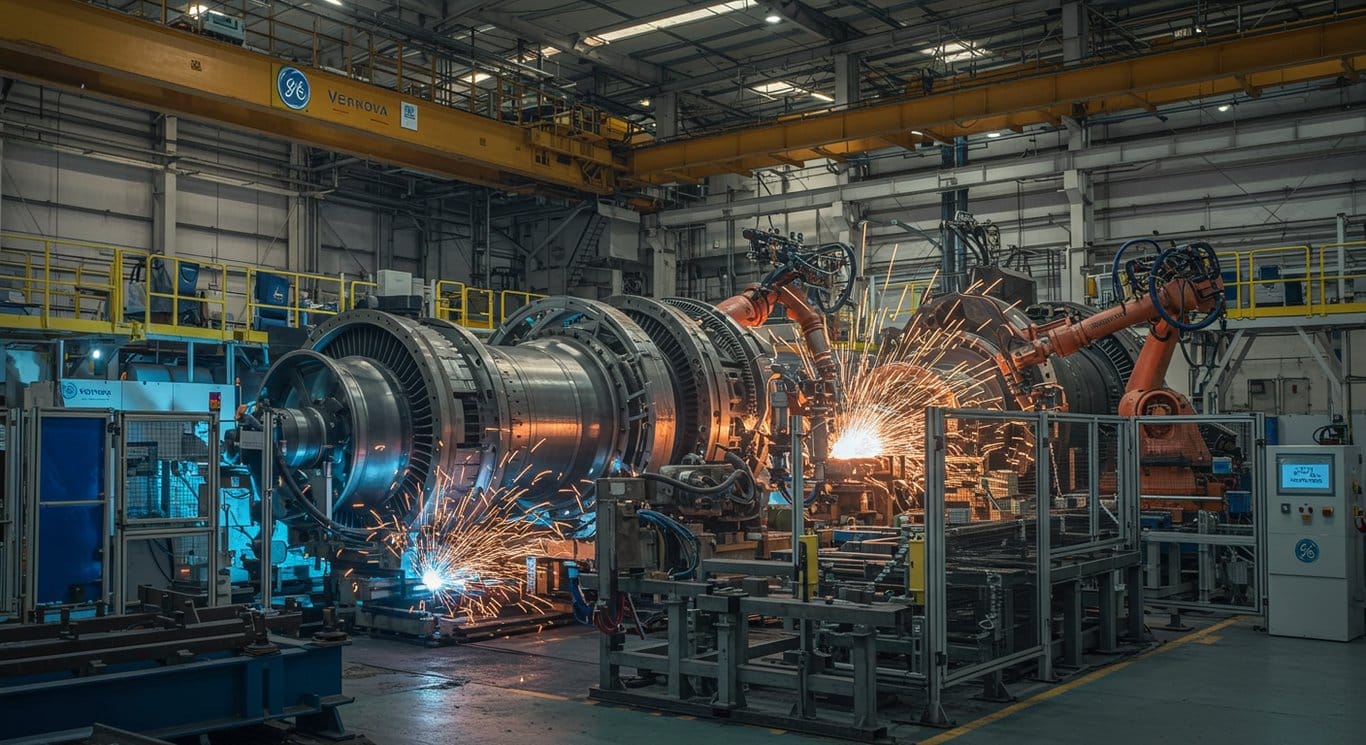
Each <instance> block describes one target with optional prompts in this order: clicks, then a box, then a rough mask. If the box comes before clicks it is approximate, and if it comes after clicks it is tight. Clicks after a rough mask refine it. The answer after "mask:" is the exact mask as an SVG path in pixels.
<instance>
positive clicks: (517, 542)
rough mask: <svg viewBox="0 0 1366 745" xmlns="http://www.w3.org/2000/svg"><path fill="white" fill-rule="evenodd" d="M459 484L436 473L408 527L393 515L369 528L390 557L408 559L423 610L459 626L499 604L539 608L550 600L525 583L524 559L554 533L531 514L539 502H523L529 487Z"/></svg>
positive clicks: (496, 611) (500, 608) (490, 614)
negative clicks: (427, 597)
mask: <svg viewBox="0 0 1366 745" xmlns="http://www.w3.org/2000/svg"><path fill="white" fill-rule="evenodd" d="M463 483H464V480H463V479H457V478H452V477H450V476H449V475H448V474H445V473H444V472H443V473H440V474H438V488H437V490H436V493H435V494H433V495H431V496H428V497H426V498H424V499H423V500H422V509H421V515H420V517H419V518H418V520H417V523H416V524H415V525H413V526H408V525H406V524H404V523H403V522H402V521H401V520H399V519H397V518H396V519H394V520H393V521H392V522H390V523H388V524H383V525H380V526H376V527H375V528H374V529H375V531H376V535H377V536H379V537H380V539H381V540H383V542H384V544H385V547H386V549H387V550H388V551H389V552H391V553H392V554H393V555H394V556H396V557H399V558H406V559H407V562H408V564H409V566H410V567H411V571H412V574H413V575H415V576H417V577H418V578H419V579H420V580H421V582H422V584H423V586H425V587H426V589H427V590H428V591H429V592H430V593H431V596H432V601H431V603H430V605H427V606H426V610H430V611H433V612H440V613H444V614H446V615H449V616H451V617H454V618H462V619H464V621H465V622H466V623H472V622H475V621H480V620H483V619H488V618H495V617H497V616H499V615H500V614H502V613H503V612H504V610H505V609H506V608H516V609H519V610H521V611H522V612H526V613H537V612H542V611H544V610H546V609H547V608H548V607H549V603H547V602H546V601H545V600H542V599H541V598H538V597H536V596H535V595H534V594H531V593H530V592H528V588H527V587H526V566H527V565H526V557H527V556H530V555H534V554H536V553H537V552H538V550H539V547H540V545H541V543H542V542H543V541H545V540H548V539H552V538H557V537H559V529H558V526H557V525H556V524H555V523H553V522H550V521H546V520H541V519H538V518H537V517H536V515H538V514H539V513H541V512H542V511H543V509H544V508H545V507H546V505H534V506H531V507H527V506H526V505H525V504H524V501H525V500H524V498H525V497H527V496H528V494H529V488H530V487H519V488H512V489H503V488H494V489H479V488H474V489H467V488H456V487H455V484H463Z"/></svg>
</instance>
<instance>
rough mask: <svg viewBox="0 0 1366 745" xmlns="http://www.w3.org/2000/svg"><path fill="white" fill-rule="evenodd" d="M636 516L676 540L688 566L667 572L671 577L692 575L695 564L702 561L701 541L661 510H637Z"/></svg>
mask: <svg viewBox="0 0 1366 745" xmlns="http://www.w3.org/2000/svg"><path fill="white" fill-rule="evenodd" d="M636 516H637V517H639V518H640V519H641V520H643V521H645V523H646V524H647V525H650V526H652V527H654V528H655V529H656V530H658V531H659V532H661V533H663V534H665V535H668V536H671V537H673V539H674V540H676V541H678V545H679V549H680V550H681V552H682V554H683V557H684V558H685V559H686V560H687V561H688V568H687V569H684V570H681V571H680V570H673V571H670V572H669V577H670V578H671V579H679V578H680V577H692V576H694V574H695V573H696V572H697V566H698V564H699V563H700V562H701V561H702V541H701V540H699V539H698V538H697V536H696V535H693V532H692V531H691V530H688V528H687V526H685V525H684V524H683V523H680V522H678V521H677V520H674V519H673V518H671V517H668V516H667V515H665V514H663V513H662V512H655V511H654V510H637V511H636Z"/></svg>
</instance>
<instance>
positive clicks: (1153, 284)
mask: <svg viewBox="0 0 1366 745" xmlns="http://www.w3.org/2000/svg"><path fill="white" fill-rule="evenodd" d="M1196 246H1200V247H1203V248H1204V250H1205V251H1206V253H1207V255H1208V258H1211V259H1212V263H1211V265H1212V266H1213V269H1214V272H1215V273H1216V274H1217V273H1218V272H1219V261H1218V259H1217V258H1215V257H1214V249H1213V248H1212V247H1211V246H1210V245H1209V244H1208V243H1200V244H1194V245H1192V248H1195V247H1196ZM1175 253H1177V251H1176V250H1175V249H1168V250H1166V251H1162V252H1161V253H1159V254H1158V255H1157V258H1156V259H1155V260H1153V270H1152V271H1151V272H1149V273H1148V297H1149V299H1151V300H1152V302H1153V306H1154V307H1155V308H1157V315H1158V316H1160V317H1161V318H1162V320H1164V321H1166V322H1167V323H1168V325H1170V326H1171V327H1172V328H1175V329H1180V330H1181V331H1199V330H1200V329H1203V328H1206V327H1208V326H1210V325H1211V324H1213V323H1214V322H1215V321H1217V320H1219V316H1221V315H1223V313H1224V304H1225V299H1224V294H1223V293H1219V300H1218V302H1217V304H1216V305H1215V307H1214V308H1213V309H1211V310H1210V312H1209V313H1207V314H1205V317H1204V318H1202V319H1200V320H1199V321H1197V322H1195V323H1186V322H1185V321H1182V320H1180V319H1178V318H1176V317H1174V316H1173V315H1172V314H1171V313H1168V312H1167V309H1166V308H1164V307H1162V303H1161V302H1160V300H1159V299H1158V296H1157V291H1158V290H1159V289H1160V285H1159V284H1158V272H1157V269H1158V267H1160V266H1162V264H1163V263H1165V262H1166V261H1167V257H1169V256H1172V255H1174V254H1175Z"/></svg>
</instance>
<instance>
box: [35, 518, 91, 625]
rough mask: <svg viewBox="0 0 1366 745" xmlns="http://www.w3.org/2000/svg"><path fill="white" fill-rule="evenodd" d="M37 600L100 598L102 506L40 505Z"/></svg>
mask: <svg viewBox="0 0 1366 745" xmlns="http://www.w3.org/2000/svg"><path fill="white" fill-rule="evenodd" d="M38 512H39V517H38V598H37V600H38V603H40V604H46V603H80V602H93V601H95V600H99V599H100V597H101V596H102V595H103V592H104V590H103V581H102V580H103V578H104V557H103V556H102V554H103V552H104V505H102V504H52V505H43V506H42V507H40V508H39V510H38Z"/></svg>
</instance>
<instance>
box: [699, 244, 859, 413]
mask: <svg viewBox="0 0 1366 745" xmlns="http://www.w3.org/2000/svg"><path fill="white" fill-rule="evenodd" d="M741 235H743V236H744V237H745V239H747V240H748V241H749V258H750V259H752V260H754V261H758V262H765V263H771V264H772V265H773V270H772V271H770V272H769V273H768V275H767V276H766V277H764V279H763V280H762V281H760V282H758V283H757V284H752V285H750V286H748V287H746V288H745V289H744V290H741V291H740V292H739V294H736V295H734V296H732V297H730V298H728V299H726V300H723V301H722V302H721V303H720V304H718V305H717V308H718V309H719V310H720V311H721V312H723V313H725V314H726V315H728V316H730V317H731V318H734V319H735V320H736V321H737V322H738V323H739V324H740V325H742V326H750V327H753V326H762V325H763V324H764V322H765V321H767V320H768V317H769V315H770V314H771V313H772V312H773V308H774V307H775V306H776V305H777V304H778V303H782V304H783V308H785V309H786V311H787V317H788V318H790V319H792V320H793V321H794V322H795V323H796V324H797V325H798V326H799V327H800V328H801V331H802V339H803V342H804V343H805V345H806V348H807V351H808V352H810V353H811V359H812V362H813V364H814V365H815V368H816V371H817V372H819V373H820V375H821V378H822V380H824V381H825V382H826V383H827V385H829V386H830V387H831V388H832V389H834V390H837V389H838V387H839V366H838V365H837V364H836V362H835V359H834V355H833V354H832V352H831V349H830V336H829V333H828V331H827V329H826V325H825V316H828V315H834V314H835V313H837V312H839V310H840V309H841V308H843V307H844V306H845V305H846V304H848V302H849V296H850V294H851V293H852V292H853V288H854V277H855V276H856V275H857V267H855V266H854V265H855V263H856V262H855V258H854V249H853V247H852V246H850V245H849V244H847V243H830V244H827V245H824V246H820V247H818V248H815V249H806V248H804V247H803V246H802V245H801V243H800V242H799V241H798V240H796V239H794V238H784V237H783V236H781V235H778V234H776V233H765V232H763V231H760V230H755V229H753V228H746V229H745V230H744V232H743V233H742V234H741ZM798 282H800V283H801V285H802V286H803V287H804V288H805V290H806V292H805V293H803V292H801V291H799V290H798V289H797V288H796V287H794V284H795V283H798Z"/></svg>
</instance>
